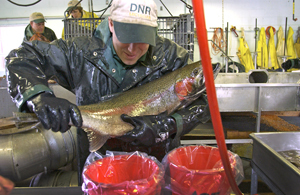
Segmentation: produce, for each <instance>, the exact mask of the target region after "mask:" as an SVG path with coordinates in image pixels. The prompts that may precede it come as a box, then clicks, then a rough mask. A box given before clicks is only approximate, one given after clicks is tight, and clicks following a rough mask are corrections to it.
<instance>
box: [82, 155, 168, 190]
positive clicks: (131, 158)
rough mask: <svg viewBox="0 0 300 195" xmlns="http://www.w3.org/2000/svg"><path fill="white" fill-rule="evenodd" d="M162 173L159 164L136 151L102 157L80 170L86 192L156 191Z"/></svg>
mask: <svg viewBox="0 0 300 195" xmlns="http://www.w3.org/2000/svg"><path fill="white" fill-rule="evenodd" d="M163 176H164V171H162V165H160V166H159V165H158V164H157V163H156V162H155V161H153V160H151V159H149V158H145V157H141V156H137V155H117V156H113V157H105V158H103V159H99V160H97V161H94V162H93V163H92V164H90V165H88V166H87V167H86V169H85V171H84V173H83V178H84V183H85V185H86V188H87V193H88V194H90V195H100V194H101V195H115V194H126V195H133V194H145V195H148V194H149V195H150V194H151V195H152V194H160V192H161V184H162V182H163V181H164V180H163Z"/></svg>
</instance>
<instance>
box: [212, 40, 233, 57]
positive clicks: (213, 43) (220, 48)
mask: <svg viewBox="0 0 300 195" xmlns="http://www.w3.org/2000/svg"><path fill="white" fill-rule="evenodd" d="M208 41H211V42H212V43H213V44H215V46H217V48H219V49H220V51H221V52H222V53H223V54H224V55H225V56H226V57H227V58H228V59H229V60H230V61H231V62H233V60H232V59H231V58H230V57H229V56H227V54H226V53H225V52H224V51H223V50H222V49H221V48H220V47H219V46H218V45H217V44H216V43H215V42H214V41H213V40H208Z"/></svg>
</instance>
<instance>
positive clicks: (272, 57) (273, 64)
mask: <svg viewBox="0 0 300 195" xmlns="http://www.w3.org/2000/svg"><path fill="white" fill-rule="evenodd" d="M268 51H269V69H270V68H274V69H275V70H276V69H279V68H280V67H279V65H278V61H277V54H276V49H275V42H274V33H273V29H272V28H270V39H269V45H268Z"/></svg>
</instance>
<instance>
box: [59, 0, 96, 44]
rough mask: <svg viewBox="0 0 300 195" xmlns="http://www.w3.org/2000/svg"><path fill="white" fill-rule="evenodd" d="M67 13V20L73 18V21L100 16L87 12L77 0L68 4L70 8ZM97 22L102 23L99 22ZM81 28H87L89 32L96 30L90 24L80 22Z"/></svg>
mask: <svg viewBox="0 0 300 195" xmlns="http://www.w3.org/2000/svg"><path fill="white" fill-rule="evenodd" d="M66 12H67V16H66V17H67V18H69V19H70V18H73V19H80V18H98V16H97V15H96V14H95V13H93V12H87V11H85V10H84V9H83V8H82V7H81V3H79V2H78V1H77V0H71V1H69V3H68V8H67V10H66ZM97 22H100V20H99V21H97ZM79 24H80V25H81V26H83V27H85V28H87V29H88V30H92V31H93V30H94V29H93V26H91V23H90V22H80V23H79ZM61 37H62V39H65V28H63V31H62V35H61Z"/></svg>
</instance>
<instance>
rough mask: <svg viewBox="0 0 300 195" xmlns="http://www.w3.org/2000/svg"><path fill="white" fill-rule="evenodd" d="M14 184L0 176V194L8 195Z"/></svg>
mask: <svg viewBox="0 0 300 195" xmlns="http://www.w3.org/2000/svg"><path fill="white" fill-rule="evenodd" d="M14 186H15V184H14V183H13V182H12V181H10V180H9V179H7V178H5V177H2V176H0V195H9V194H10V192H11V191H12V190H13V188H14Z"/></svg>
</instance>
